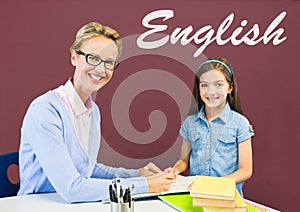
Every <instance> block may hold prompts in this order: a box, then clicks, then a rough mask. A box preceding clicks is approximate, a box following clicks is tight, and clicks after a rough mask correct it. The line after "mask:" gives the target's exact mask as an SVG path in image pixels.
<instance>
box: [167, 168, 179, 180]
mask: <svg viewBox="0 0 300 212" xmlns="http://www.w3.org/2000/svg"><path fill="white" fill-rule="evenodd" d="M164 172H165V173H172V175H173V176H172V179H173V180H174V179H176V177H177V176H178V175H179V172H178V171H177V170H176V169H174V168H173V167H169V168H166V169H165V170H164Z"/></svg>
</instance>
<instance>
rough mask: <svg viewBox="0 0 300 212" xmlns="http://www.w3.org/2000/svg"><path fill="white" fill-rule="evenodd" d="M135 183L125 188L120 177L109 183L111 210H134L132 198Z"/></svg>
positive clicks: (122, 211) (129, 211) (112, 211)
mask: <svg viewBox="0 0 300 212" xmlns="http://www.w3.org/2000/svg"><path fill="white" fill-rule="evenodd" d="M132 190H133V185H132V186H131V187H128V188H126V189H125V191H124V190H123V188H122V186H121V185H120V179H118V178H117V179H114V180H113V183H112V184H111V185H109V195H110V211H111V212H134V207H133V206H134V204H133V203H134V202H133V199H132Z"/></svg>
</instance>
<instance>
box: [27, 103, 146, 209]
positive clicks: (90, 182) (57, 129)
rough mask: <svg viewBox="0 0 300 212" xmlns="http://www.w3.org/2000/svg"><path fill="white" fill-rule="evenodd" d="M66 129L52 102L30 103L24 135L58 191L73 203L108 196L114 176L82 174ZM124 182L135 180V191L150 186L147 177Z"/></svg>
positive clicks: (128, 182) (143, 190) (142, 190)
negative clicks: (71, 153)
mask: <svg viewBox="0 0 300 212" xmlns="http://www.w3.org/2000/svg"><path fill="white" fill-rule="evenodd" d="M63 133H64V132H63V122H62V119H61V115H60V113H59V112H58V111H57V110H56V109H55V108H54V107H53V106H52V105H51V104H49V103H36V104H33V105H31V107H30V108H29V110H28V112H27V114H26V116H25V118H24V122H23V127H22V137H23V138H22V139H23V140H24V141H25V142H26V143H28V144H30V145H31V148H32V151H34V153H35V155H36V157H37V159H38V162H39V164H40V166H41V167H42V169H43V172H44V173H45V175H46V176H47V178H48V179H49V181H50V182H51V184H52V186H53V187H54V189H55V190H56V191H57V193H58V194H59V195H60V196H61V197H62V198H63V199H65V200H66V201H67V202H70V203H72V202H89V201H99V200H102V199H107V198H108V197H109V194H108V187H109V184H110V183H111V180H110V179H99V178H91V177H84V176H81V175H80V174H79V172H78V171H77V169H78V168H79V167H76V166H75V165H74V163H73V161H72V159H71V157H70V155H69V152H68V148H67V146H66V145H65V143H64V139H63V136H62V135H63ZM37 174H39V173H37ZM41 175H42V174H41ZM36 179H38V177H37V178H36ZM123 182H124V183H125V184H135V186H136V187H137V190H136V192H147V190H148V187H147V181H146V179H145V178H141V177H140V178H137V179H136V178H133V179H124V180H123ZM25 183H37V184H38V183H39V182H25ZM25 186H26V185H25Z"/></svg>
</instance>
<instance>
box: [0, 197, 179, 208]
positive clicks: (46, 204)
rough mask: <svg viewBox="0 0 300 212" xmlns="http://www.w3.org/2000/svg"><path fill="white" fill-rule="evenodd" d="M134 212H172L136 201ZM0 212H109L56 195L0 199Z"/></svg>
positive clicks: (156, 203) (157, 203) (98, 205)
mask: <svg viewBox="0 0 300 212" xmlns="http://www.w3.org/2000/svg"><path fill="white" fill-rule="evenodd" d="M134 209H135V210H134V211H135V212H150V211H151V212H153V211H155V212H174V211H175V210H174V209H173V208H171V207H169V206H168V205H166V204H165V203H163V202H162V201H160V200H155V199H154V200H152V199H151V200H147V199H145V200H138V201H135V202H134ZM0 211H1V212H41V211H42V212H48V211H49V212H61V211H63V212H68V211H70V212H77V211H78V212H79V211H80V212H93V211H95V212H102V211H103V212H105V211H108V212H110V204H109V203H106V204H103V203H101V202H89V203H76V204H69V203H66V202H65V201H64V200H63V199H62V198H61V197H60V196H59V195H58V194H57V193H46V194H32V195H26V196H14V197H6V198H0Z"/></svg>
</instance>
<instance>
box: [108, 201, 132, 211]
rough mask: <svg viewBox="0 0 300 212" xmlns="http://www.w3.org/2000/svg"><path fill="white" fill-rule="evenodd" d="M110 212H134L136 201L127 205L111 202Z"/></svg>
mask: <svg viewBox="0 0 300 212" xmlns="http://www.w3.org/2000/svg"><path fill="white" fill-rule="evenodd" d="M110 212H134V201H131V204H129V202H126V203H117V202H111V203H110Z"/></svg>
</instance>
